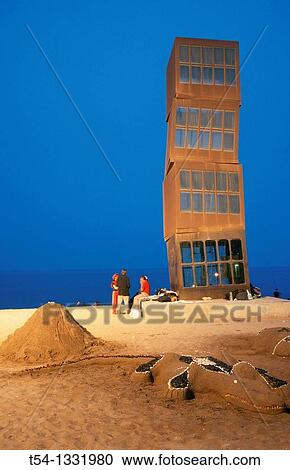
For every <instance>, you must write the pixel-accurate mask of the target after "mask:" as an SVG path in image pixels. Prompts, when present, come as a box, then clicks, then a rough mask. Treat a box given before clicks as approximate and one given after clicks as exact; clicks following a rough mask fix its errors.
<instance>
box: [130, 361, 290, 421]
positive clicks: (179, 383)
mask: <svg viewBox="0 0 290 470" xmlns="http://www.w3.org/2000/svg"><path fill="white" fill-rule="evenodd" d="M140 376H141V377H142V379H141V377H140ZM133 378H134V379H139V380H140V379H141V380H146V381H151V382H153V383H154V384H156V385H158V386H159V387H160V388H161V389H162V392H163V394H164V395H165V396H166V397H168V398H180V399H185V398H193V397H195V396H196V395H198V394H204V393H214V394H215V395H218V396H220V397H222V398H224V399H225V400H226V401H227V402H228V403H231V404H232V405H234V406H235V407H237V408H243V409H246V410H250V411H255V412H260V413H269V414H276V413H280V412H282V411H286V410H287V409H289V408H290V385H289V384H288V383H287V382H286V381H284V380H281V379H278V378H276V377H273V376H271V375H270V374H269V373H268V372H267V371H266V370H264V369H259V368H255V367H254V366H253V365H252V364H250V363H248V362H244V361H242V362H238V363H236V364H234V365H233V366H232V365H230V364H226V363H225V362H222V361H220V360H218V359H216V358H214V357H211V356H207V357H193V356H180V355H178V354H173V353H169V354H165V355H164V356H162V357H161V358H156V359H153V360H152V361H150V362H147V363H145V364H142V365H141V366H139V367H138V368H137V369H136V370H135V372H134V374H133Z"/></svg>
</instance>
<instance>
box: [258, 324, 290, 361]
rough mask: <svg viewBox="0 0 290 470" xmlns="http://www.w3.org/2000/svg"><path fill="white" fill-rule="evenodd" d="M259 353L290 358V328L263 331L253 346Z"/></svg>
mask: <svg viewBox="0 0 290 470" xmlns="http://www.w3.org/2000/svg"><path fill="white" fill-rule="evenodd" d="M253 347H254V350H255V351H256V352H257V353H265V352H266V353H267V352H268V353H270V354H274V355H276V356H281V357H290V328H286V327H278V328H265V329H264V330H261V331H260V332H259V333H258V334H257V336H256V338H255V342H254V344H253Z"/></svg>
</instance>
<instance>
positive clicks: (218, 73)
mask: <svg viewBox="0 0 290 470" xmlns="http://www.w3.org/2000/svg"><path fill="white" fill-rule="evenodd" d="M214 83H215V85H224V83H225V74H224V69H221V68H219V67H216V68H215V69H214Z"/></svg>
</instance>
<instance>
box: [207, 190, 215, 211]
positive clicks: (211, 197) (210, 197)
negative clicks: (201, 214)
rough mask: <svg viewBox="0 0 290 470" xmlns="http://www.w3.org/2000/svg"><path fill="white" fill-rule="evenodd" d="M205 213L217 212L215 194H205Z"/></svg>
mask: <svg viewBox="0 0 290 470" xmlns="http://www.w3.org/2000/svg"><path fill="white" fill-rule="evenodd" d="M205 212H215V194H214V193H205Z"/></svg>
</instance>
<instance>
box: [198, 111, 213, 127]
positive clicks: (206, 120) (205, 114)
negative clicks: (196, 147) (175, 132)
mask: <svg viewBox="0 0 290 470" xmlns="http://www.w3.org/2000/svg"><path fill="white" fill-rule="evenodd" d="M210 118H211V110H210V109H202V110H201V111H200V126H201V127H210Z"/></svg>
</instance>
